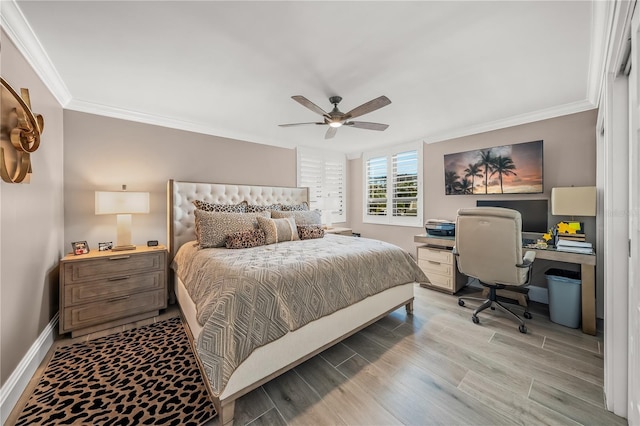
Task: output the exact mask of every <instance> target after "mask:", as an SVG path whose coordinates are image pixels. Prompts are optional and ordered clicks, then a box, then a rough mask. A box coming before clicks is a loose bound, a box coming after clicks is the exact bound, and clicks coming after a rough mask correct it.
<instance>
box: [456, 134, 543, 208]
mask: <svg viewBox="0 0 640 426" xmlns="http://www.w3.org/2000/svg"><path fill="white" fill-rule="evenodd" d="M444 177H445V194H447V195H463V194H523V193H529V194H531V193H541V192H542V141H534V142H525V143H519V144H513V145H503V146H496V147H493V148H485V149H479V150H475V151H466V152H458V153H455V154H447V155H445V156H444Z"/></svg>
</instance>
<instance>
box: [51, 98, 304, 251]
mask: <svg viewBox="0 0 640 426" xmlns="http://www.w3.org/2000/svg"><path fill="white" fill-rule="evenodd" d="M64 125H65V150H64V164H65V167H64V195H65V212H64V224H65V235H64V241H65V243H64V244H65V249H68V250H70V248H71V242H72V241H78V240H80V241H87V242H88V243H89V247H91V248H97V246H98V242H102V241H113V242H114V243H115V238H116V218H115V216H111V215H101V216H96V215H95V205H94V192H95V191H98V190H100V191H105V190H116V191H117V190H120V188H121V185H122V184H126V185H127V189H128V190H130V191H148V192H150V197H151V209H150V210H151V211H150V213H149V214H142V215H134V216H133V219H132V232H131V233H132V236H131V238H132V243H133V244H146V241H148V240H159V241H160V243H161V244H166V243H167V231H166V227H167V201H166V192H167V181H168V180H169V179H175V180H187V181H195V182H219V183H237V184H258V185H274V186H295V185H296V153H295V150H293V149H286V148H277V147H272V146H266V145H260V144H255V143H249V142H242V141H237V140H232V139H225V138H220V137H215V136H209V135H202V134H198V133H191V132H186V131H182V130H175V129H169V128H165V127H160V126H153V125H149V124H142V123H136V122H132V121H126V120H120V119H114V118H108V117H103V116H98V115H93V114H86V113H81V112H76V111H69V110H65V112H64Z"/></svg>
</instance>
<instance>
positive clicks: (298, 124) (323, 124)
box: [278, 122, 327, 127]
mask: <svg viewBox="0 0 640 426" xmlns="http://www.w3.org/2000/svg"><path fill="white" fill-rule="evenodd" d="M309 124H317V125H319V126H325V125H326V124H327V123H318V122H313V123H290V124H278V126H280V127H294V126H307V125H309Z"/></svg>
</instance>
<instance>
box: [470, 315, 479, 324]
mask: <svg viewBox="0 0 640 426" xmlns="http://www.w3.org/2000/svg"><path fill="white" fill-rule="evenodd" d="M471 321H473V323H474V324H480V318H478V317H477V316H475V315H471Z"/></svg>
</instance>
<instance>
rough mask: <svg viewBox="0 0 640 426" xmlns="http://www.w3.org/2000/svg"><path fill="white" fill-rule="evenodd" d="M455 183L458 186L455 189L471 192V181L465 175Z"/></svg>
mask: <svg viewBox="0 0 640 426" xmlns="http://www.w3.org/2000/svg"><path fill="white" fill-rule="evenodd" d="M457 184H458V186H457V187H456V189H457V190H458V191H460V193H461V194H473V183H472V182H471V181H470V180H469V179H467V178H466V176H465V178H464V179H462V180H461V181H459V182H457Z"/></svg>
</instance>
